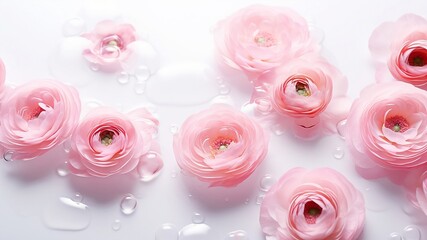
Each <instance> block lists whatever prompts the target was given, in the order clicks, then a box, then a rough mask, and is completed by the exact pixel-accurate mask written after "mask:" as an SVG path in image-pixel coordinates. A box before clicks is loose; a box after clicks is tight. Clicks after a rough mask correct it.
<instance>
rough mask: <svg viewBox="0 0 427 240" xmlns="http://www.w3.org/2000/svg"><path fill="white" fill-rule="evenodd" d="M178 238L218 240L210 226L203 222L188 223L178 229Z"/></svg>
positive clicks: (182, 239)
mask: <svg viewBox="0 0 427 240" xmlns="http://www.w3.org/2000/svg"><path fill="white" fill-rule="evenodd" d="M178 239H179V240H201V239H203V240H218V237H217V236H216V235H215V233H214V232H213V230H212V228H211V227H210V226H209V225H207V224H205V223H201V224H194V223H193V224H189V225H187V226H185V227H183V228H182V229H181V231H179V236H178Z"/></svg>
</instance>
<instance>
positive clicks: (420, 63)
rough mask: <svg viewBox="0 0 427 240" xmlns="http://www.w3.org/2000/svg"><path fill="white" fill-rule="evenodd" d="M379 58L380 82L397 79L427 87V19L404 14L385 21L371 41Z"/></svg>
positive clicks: (372, 47)
mask: <svg viewBox="0 0 427 240" xmlns="http://www.w3.org/2000/svg"><path fill="white" fill-rule="evenodd" d="M369 48H370V50H371V53H372V56H373V57H374V58H375V59H376V60H377V62H378V64H377V81H379V82H383V81H387V80H392V79H393V78H394V79H397V80H400V81H404V82H408V83H411V84H413V85H415V86H417V87H420V88H423V89H427V20H426V19H424V18H422V17H420V16H417V15H414V14H405V15H403V16H402V17H400V18H399V19H398V20H397V21H395V22H385V23H383V24H381V25H380V26H379V27H378V28H376V29H375V30H374V32H373V33H372V35H371V38H370V40H369Z"/></svg>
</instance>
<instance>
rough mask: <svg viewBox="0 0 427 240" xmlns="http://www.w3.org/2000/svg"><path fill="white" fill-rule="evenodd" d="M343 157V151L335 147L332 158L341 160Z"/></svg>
mask: <svg viewBox="0 0 427 240" xmlns="http://www.w3.org/2000/svg"><path fill="white" fill-rule="evenodd" d="M343 157H344V149H343V148H342V147H336V148H335V151H334V158H336V159H342V158H343Z"/></svg>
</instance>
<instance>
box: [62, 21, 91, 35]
mask: <svg viewBox="0 0 427 240" xmlns="http://www.w3.org/2000/svg"><path fill="white" fill-rule="evenodd" d="M84 30H85V22H84V20H83V19H81V18H71V19H69V20H68V21H66V22H65V23H64V25H63V26H62V34H63V35H64V36H65V37H71V36H77V35H80V33H82V32H83V31H84Z"/></svg>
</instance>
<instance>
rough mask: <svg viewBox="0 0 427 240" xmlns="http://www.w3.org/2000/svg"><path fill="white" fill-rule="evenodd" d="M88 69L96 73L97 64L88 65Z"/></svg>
mask: <svg viewBox="0 0 427 240" xmlns="http://www.w3.org/2000/svg"><path fill="white" fill-rule="evenodd" d="M89 68H90V70H92V71H94V72H97V71H99V64H97V63H90V64H89Z"/></svg>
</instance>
